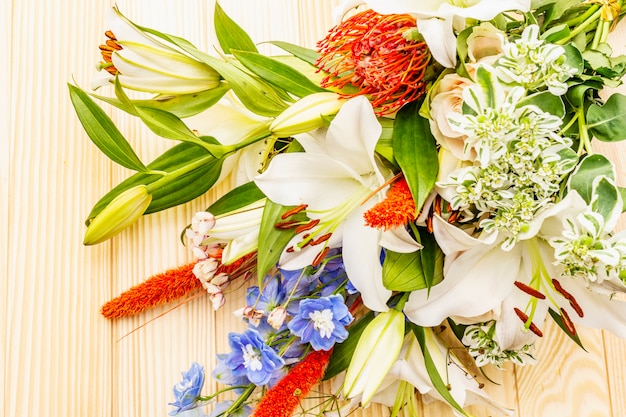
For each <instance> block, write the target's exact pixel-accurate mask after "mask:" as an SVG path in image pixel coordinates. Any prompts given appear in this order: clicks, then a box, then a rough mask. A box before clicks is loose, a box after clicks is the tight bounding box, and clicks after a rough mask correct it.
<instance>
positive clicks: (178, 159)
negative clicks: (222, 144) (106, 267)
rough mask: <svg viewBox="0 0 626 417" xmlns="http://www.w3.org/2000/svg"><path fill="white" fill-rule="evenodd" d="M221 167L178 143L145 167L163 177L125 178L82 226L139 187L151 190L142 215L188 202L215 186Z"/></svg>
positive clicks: (192, 147)
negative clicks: (118, 196)
mask: <svg viewBox="0 0 626 417" xmlns="http://www.w3.org/2000/svg"><path fill="white" fill-rule="evenodd" d="M222 163H223V158H222V159H216V158H215V157H214V156H212V155H211V154H209V153H208V152H207V151H206V150H205V149H203V148H200V147H198V146H196V145H194V144H190V143H185V142H183V143H180V144H178V145H176V146H174V147H172V148H171V149H169V150H168V151H166V152H165V153H163V154H162V155H161V156H159V157H158V158H157V159H155V160H154V161H153V162H152V163H150V164H149V165H148V168H150V169H152V170H156V171H165V172H166V173H167V174H166V175H164V176H161V175H154V174H152V175H150V174H144V173H137V174H135V175H133V176H131V177H129V178H127V179H126V180H124V181H123V182H121V183H120V184H119V185H117V186H116V187H115V188H113V189H112V190H110V191H109V192H108V193H107V194H105V195H104V196H103V197H102V198H101V199H100V200H99V201H98V202H97V203H96V204H95V206H94V207H93V208H92V210H91V212H90V213H89V215H88V216H87V220H86V223H87V224H89V222H90V221H91V219H93V218H94V217H95V216H96V215H97V214H98V213H100V211H102V210H103V209H104V208H105V207H106V206H107V205H108V204H109V202H111V200H113V199H114V198H115V197H116V196H117V195H119V194H121V193H122V192H124V191H125V190H128V189H130V188H132V187H135V186H137V185H140V184H144V185H146V186H149V187H153V188H152V189H151V190H150V193H151V194H152V196H153V198H152V201H151V202H150V205H149V206H148V209H147V210H146V214H149V213H154V212H157V211H161V210H165V209H167V208H170V207H174V206H177V205H179V204H183V203H186V202H188V201H191V200H193V199H194V198H196V197H198V196H200V195H202V194H204V193H205V192H206V191H208V190H209V189H210V188H211V187H212V186H213V184H215V181H217V179H218V178H219V176H220V172H221V170H222ZM157 181H160V182H158V183H157ZM155 184H156V186H155Z"/></svg>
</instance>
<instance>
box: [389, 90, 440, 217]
mask: <svg viewBox="0 0 626 417" xmlns="http://www.w3.org/2000/svg"><path fill="white" fill-rule="evenodd" d="M420 105H421V103H418V102H413V103H410V104H407V105H405V106H403V107H402V108H401V109H400V110H399V111H398V113H397V115H396V121H395V124H394V129H393V155H394V157H395V159H396V162H397V163H398V165H399V166H400V168H401V169H402V172H404V177H405V179H406V181H407V183H408V185H409V189H410V190H411V194H412V195H413V199H414V200H415V207H416V208H417V209H418V210H419V209H420V208H421V207H422V205H423V204H424V202H425V201H426V198H427V197H428V195H429V194H430V192H431V191H432V189H433V187H434V185H435V180H436V179H437V171H438V169H439V162H438V156H437V146H436V143H435V138H434V137H433V135H432V133H431V132H430V126H429V123H428V120H427V119H425V118H423V117H422V116H420V115H419V113H418V112H419V108H420Z"/></svg>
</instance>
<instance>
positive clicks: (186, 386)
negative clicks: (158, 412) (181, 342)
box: [169, 362, 204, 416]
mask: <svg viewBox="0 0 626 417" xmlns="http://www.w3.org/2000/svg"><path fill="white" fill-rule="evenodd" d="M182 375H183V379H182V380H181V381H180V382H178V383H177V384H176V385H174V402H173V403H169V404H170V405H173V406H174V407H176V410H173V411H170V415H171V416H174V415H176V414H178V413H180V412H182V411H186V410H191V409H192V408H196V407H197V403H198V397H199V396H200V391H202V386H203V385H204V367H203V366H201V365H200V364H199V363H198V362H194V363H192V364H191V368H189V370H187V371H186V372H183V373H182Z"/></svg>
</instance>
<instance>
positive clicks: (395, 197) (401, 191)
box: [363, 178, 416, 230]
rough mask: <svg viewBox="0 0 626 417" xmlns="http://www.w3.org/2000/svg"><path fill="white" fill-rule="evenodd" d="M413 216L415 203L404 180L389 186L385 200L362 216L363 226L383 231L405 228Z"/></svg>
mask: <svg viewBox="0 0 626 417" xmlns="http://www.w3.org/2000/svg"><path fill="white" fill-rule="evenodd" d="M415 216H416V209H415V201H414V200H413V196H412V195H411V190H410V189H409V185H408V184H407V182H406V180H405V179H404V178H400V179H399V180H398V181H396V182H394V183H393V184H391V187H389V191H387V195H386V196H385V198H384V199H383V200H382V201H381V202H379V203H378V204H376V205H375V206H374V207H372V208H371V209H369V210H368V211H366V212H365V213H364V215H363V217H364V218H365V224H367V225H368V226H370V227H374V228H377V229H384V230H388V229H391V228H394V227H400V226H405V225H407V224H408V223H409V222H410V221H413V220H415Z"/></svg>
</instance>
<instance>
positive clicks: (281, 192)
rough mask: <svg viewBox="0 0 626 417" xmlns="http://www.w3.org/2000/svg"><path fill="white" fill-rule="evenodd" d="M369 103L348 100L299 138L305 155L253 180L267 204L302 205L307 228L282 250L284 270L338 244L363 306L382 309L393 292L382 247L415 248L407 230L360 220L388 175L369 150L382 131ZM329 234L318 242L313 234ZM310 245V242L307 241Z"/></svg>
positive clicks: (273, 165)
mask: <svg viewBox="0 0 626 417" xmlns="http://www.w3.org/2000/svg"><path fill="white" fill-rule="evenodd" d="M381 130H382V128H381V126H380V124H379V123H378V121H377V119H376V116H375V115H374V111H373V110H372V106H371V105H370V103H369V101H368V100H367V99H366V98H365V97H356V98H353V99H351V100H349V101H347V102H346V103H345V104H344V105H343V107H342V108H341V110H340V111H339V112H338V113H337V116H336V117H335V119H334V120H333V121H332V122H331V124H330V127H329V129H328V131H327V134H326V136H325V137H324V136H320V135H319V133H320V132H325V131H324V130H321V131H316V132H313V133H312V134H310V135H302V136H299V137H298V138H297V139H298V141H299V142H300V143H301V144H302V146H303V147H304V149H305V151H306V152H298V153H286V154H280V155H277V156H276V157H274V158H273V159H272V161H271V162H270V164H269V166H268V168H267V170H266V171H265V172H264V173H263V174H261V175H259V176H258V177H256V179H255V183H256V184H257V186H258V187H259V188H260V189H261V191H263V193H264V194H265V195H266V196H267V197H268V198H269V199H270V200H272V201H274V202H276V203H278V204H282V205H285V206H299V205H307V211H306V212H307V215H308V216H309V218H310V219H312V223H311V226H312V227H313V228H312V229H311V230H308V231H306V232H305V233H306V234H307V235H308V236H307V237H303V235H304V233H300V234H299V235H298V236H296V238H295V239H294V240H293V241H292V242H291V244H290V246H289V247H290V248H291V250H288V251H286V252H285V253H283V255H282V256H281V259H280V264H281V266H282V267H283V268H285V269H301V268H303V267H305V266H307V265H311V264H313V263H314V261H315V260H316V258H318V257H319V256H320V254H323V252H322V251H320V249H323V248H324V247H338V246H341V247H342V248H343V259H344V264H345V268H346V273H347V275H348V278H349V279H350V281H351V282H352V283H353V284H354V286H355V287H356V288H357V289H358V290H359V291H360V292H361V295H362V296H363V302H364V303H365V305H366V306H367V307H368V308H370V309H371V310H374V311H387V309H388V308H387V304H386V302H387V300H388V298H389V297H390V295H391V291H389V290H387V289H386V288H385V287H384V286H383V283H382V266H381V263H380V250H381V249H380V248H381V246H384V247H386V248H388V249H391V250H394V251H396V252H413V251H415V250H417V249H419V245H418V244H417V243H416V242H415V241H414V240H413V239H412V238H411V237H410V235H409V234H408V232H407V231H406V230H405V229H404V227H398V228H392V229H389V230H385V231H383V230H379V229H375V228H372V227H369V226H366V225H365V221H364V219H363V214H364V213H365V211H367V210H368V209H369V208H371V207H372V206H373V205H374V204H376V203H377V202H378V201H380V200H381V199H382V198H383V196H384V195H385V191H386V189H387V187H383V185H384V184H385V181H386V179H387V178H390V177H391V172H389V171H387V170H386V169H384V168H381V167H379V166H378V164H377V163H376V159H375V154H374V148H375V146H376V142H377V141H378V138H379V136H380V133H381ZM329 234H330V238H329V239H328V240H327V241H324V242H323V245H321V244H315V240H314V239H317V238H320V237H323V236H326V237H327V238H328V236H329ZM312 242H313V244H311V243H312Z"/></svg>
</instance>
